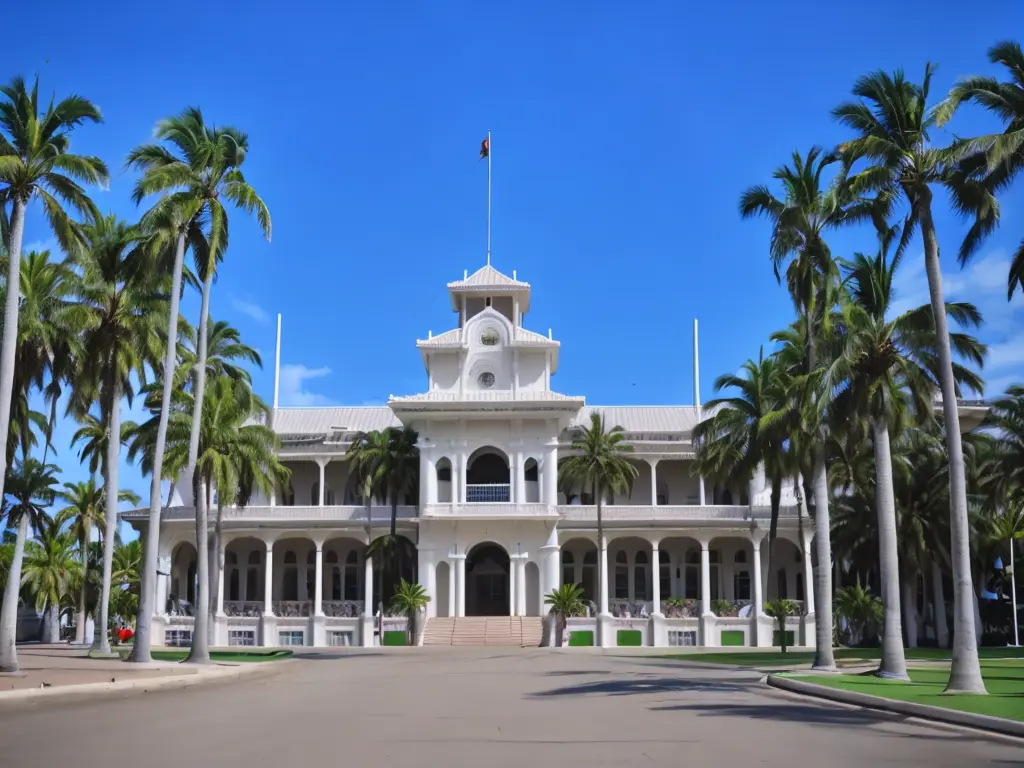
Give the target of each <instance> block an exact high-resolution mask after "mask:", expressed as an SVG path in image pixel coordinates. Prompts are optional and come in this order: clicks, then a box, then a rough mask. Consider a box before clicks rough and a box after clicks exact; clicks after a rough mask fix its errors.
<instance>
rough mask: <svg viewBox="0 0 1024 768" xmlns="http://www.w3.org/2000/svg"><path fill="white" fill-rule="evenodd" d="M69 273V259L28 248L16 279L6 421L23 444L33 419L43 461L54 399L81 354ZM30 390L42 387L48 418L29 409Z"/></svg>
mask: <svg viewBox="0 0 1024 768" xmlns="http://www.w3.org/2000/svg"><path fill="white" fill-rule="evenodd" d="M74 277H75V275H74V274H73V273H72V271H71V267H70V263H69V262H68V261H63V262H54V261H51V260H50V253H49V251H42V252H39V253H37V252H35V251H32V252H30V253H27V254H25V255H24V256H23V258H22V260H21V277H20V279H19V283H18V285H19V291H20V294H21V300H20V302H19V307H18V328H17V343H16V348H15V354H14V384H13V392H14V397H15V398H16V400H15V402H13V403H12V405H11V408H12V411H13V415H12V418H11V424H12V425H14V427H13V429H12V432H17V433H18V439H19V441H20V442H21V443H23V444H31V443H34V441H35V439H34V437H33V436H31V435H30V434H29V430H30V429H31V427H32V426H33V425H34V424H33V422H36V423H37V424H38V426H40V427H41V429H40V431H41V433H42V434H43V435H44V437H45V441H44V446H45V447H44V457H43V459H44V463H45V458H46V457H45V453H46V451H47V450H48V449H49V447H50V445H49V444H50V440H51V438H52V435H53V425H54V423H55V421H56V416H57V401H58V399H59V398H60V395H61V392H62V387H63V385H64V383H65V381H67V380H68V379H69V378H70V370H71V367H72V366H73V364H74V360H75V358H76V357H77V355H78V354H79V352H80V346H79V344H78V331H79V330H80V329H79V328H78V327H76V323H75V318H74V313H73V305H72V303H71V302H70V301H69V299H70V295H71V291H72V286H73V284H74ZM5 293H6V286H0V294H5ZM33 390H39V391H41V392H42V393H43V395H44V399H45V401H47V402H48V403H49V412H50V413H49V417H48V418H44V419H42V420H39V419H37V418H36V417H35V416H34V413H33V412H32V411H31V409H29V407H28V402H29V394H30V393H31V392H32V391H33ZM13 458H14V448H13V445H11V444H9V445H8V453H7V460H8V462H10V461H12V460H13ZM8 468H9V467H8Z"/></svg>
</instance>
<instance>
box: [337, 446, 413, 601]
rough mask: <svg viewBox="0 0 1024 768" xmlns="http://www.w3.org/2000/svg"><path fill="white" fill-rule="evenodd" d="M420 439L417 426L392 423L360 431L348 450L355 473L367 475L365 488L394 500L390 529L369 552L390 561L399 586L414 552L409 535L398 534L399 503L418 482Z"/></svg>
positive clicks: (383, 561)
mask: <svg viewBox="0 0 1024 768" xmlns="http://www.w3.org/2000/svg"><path fill="white" fill-rule="evenodd" d="M416 441H417V435H416V430H414V429H413V428H412V427H408V426H406V427H388V428H387V429H384V430H382V431H379V432H378V431H373V432H360V433H359V434H357V435H356V436H355V437H354V438H353V440H352V444H351V445H350V446H349V450H348V457H349V458H350V459H351V461H352V471H353V473H354V474H356V476H357V477H360V478H362V479H363V484H364V490H369V491H370V493H369V494H367V496H368V497H372V496H373V495H379V496H380V497H381V498H383V499H384V500H385V501H386V502H390V504H391V528H390V533H389V534H388V535H387V536H380V537H378V538H377V539H375V540H374V541H373V542H372V543H371V544H370V547H369V548H368V550H367V555H368V556H369V557H373V558H375V559H376V560H377V562H379V563H381V567H382V568H383V567H384V566H385V564H387V565H389V566H390V567H391V568H393V569H394V570H393V574H392V578H393V579H394V582H393V584H394V585H395V586H397V585H398V582H399V580H400V579H401V573H402V568H403V564H404V563H405V562H408V561H410V560H411V558H412V556H413V555H412V553H411V552H410V551H409V550H410V549H411V547H410V545H409V541H408V539H405V538H404V537H400V536H399V535H398V505H399V503H400V502H401V499H402V498H403V497H404V496H405V495H406V494H408V493H410V492H412V490H413V489H414V488H416V486H417V485H418V477H419V449H418V448H417V447H416ZM367 480H369V484H368V485H367V484H366V481H367ZM369 503H370V502H369V501H367V504H368V505H369ZM367 514H368V515H369V509H368V510H367Z"/></svg>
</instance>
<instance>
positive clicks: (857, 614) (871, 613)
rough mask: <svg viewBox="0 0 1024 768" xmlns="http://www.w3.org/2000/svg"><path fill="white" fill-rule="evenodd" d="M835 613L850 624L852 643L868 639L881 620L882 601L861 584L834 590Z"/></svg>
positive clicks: (875, 630)
mask: <svg viewBox="0 0 1024 768" xmlns="http://www.w3.org/2000/svg"><path fill="white" fill-rule="evenodd" d="M836 613H837V614H839V616H840V617H841V618H844V619H846V621H847V623H848V624H849V626H850V631H851V634H852V640H853V644H855V645H856V644H858V643H861V642H863V641H865V640H867V639H869V638H870V637H871V636H872V634H873V633H875V632H877V631H878V625H879V624H880V623H881V622H882V601H881V600H879V599H878V597H876V596H875V595H872V594H871V593H870V592H868V591H867V590H866V589H864V587H862V586H859V585H858V586H855V587H843V588H842V589H839V590H836Z"/></svg>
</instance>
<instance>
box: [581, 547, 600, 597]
mask: <svg viewBox="0 0 1024 768" xmlns="http://www.w3.org/2000/svg"><path fill="white" fill-rule="evenodd" d="M583 599H584V600H595V599H597V551H596V550H593V549H592V550H590V551H589V552H587V553H586V554H585V555H583Z"/></svg>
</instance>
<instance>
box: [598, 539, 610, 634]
mask: <svg viewBox="0 0 1024 768" xmlns="http://www.w3.org/2000/svg"><path fill="white" fill-rule="evenodd" d="M598 549H599V550H600V551H599V552H598V554H597V569H598V575H597V578H598V580H599V581H600V583H601V603H600V605H599V607H598V611H600V613H601V615H602V616H608V615H609V612H608V537H607V536H604V537H602V539H601V541H600V542H599V543H598Z"/></svg>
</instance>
